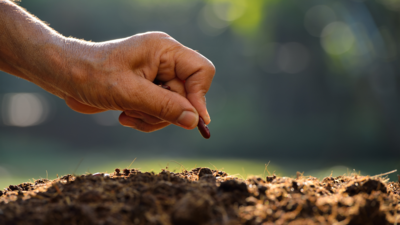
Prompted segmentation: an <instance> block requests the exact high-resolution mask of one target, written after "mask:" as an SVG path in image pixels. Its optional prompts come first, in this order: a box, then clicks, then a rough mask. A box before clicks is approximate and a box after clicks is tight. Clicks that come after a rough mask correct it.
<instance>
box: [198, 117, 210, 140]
mask: <svg viewBox="0 0 400 225" xmlns="http://www.w3.org/2000/svg"><path fill="white" fill-rule="evenodd" d="M197 128H198V129H199V131H200V134H201V135H202V136H203V137H204V138H205V139H209V138H210V137H211V134H210V130H209V129H208V126H207V125H206V123H204V120H203V118H201V116H199V123H198V124H197Z"/></svg>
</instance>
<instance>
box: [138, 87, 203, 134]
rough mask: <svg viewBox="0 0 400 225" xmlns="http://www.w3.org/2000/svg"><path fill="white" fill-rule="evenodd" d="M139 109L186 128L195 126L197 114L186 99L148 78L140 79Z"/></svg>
mask: <svg viewBox="0 0 400 225" xmlns="http://www.w3.org/2000/svg"><path fill="white" fill-rule="evenodd" d="M142 81H143V84H142V85H141V87H144V90H142V91H140V93H139V96H138V97H139V99H140V102H141V104H138V106H137V107H138V109H139V111H142V112H144V113H147V114H150V115H152V116H155V117H158V118H160V119H162V120H165V121H168V122H170V123H173V124H175V125H178V126H180V127H183V128H186V129H193V128H195V127H196V126H197V123H198V120H199V114H198V112H197V111H196V109H195V108H194V107H193V105H192V104H191V103H190V102H189V100H188V99H186V98H185V97H183V96H181V95H179V94H178V93H176V92H172V91H169V90H166V89H164V88H162V87H159V86H157V85H155V84H153V83H152V82H150V81H149V80H142Z"/></svg>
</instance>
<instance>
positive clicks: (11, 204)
mask: <svg viewBox="0 0 400 225" xmlns="http://www.w3.org/2000/svg"><path fill="white" fill-rule="evenodd" d="M399 203H400V183H399V182H388V180H387V179H385V178H383V177H380V176H375V177H369V176H360V175H349V176H338V177H326V178H324V179H323V180H322V181H320V180H318V179H317V178H314V177H306V176H303V175H302V174H297V175H296V176H295V178H290V177H279V176H276V175H273V176H268V177H265V179H264V178H261V177H249V178H248V179H246V180H244V179H239V178H237V177H233V176H229V175H228V174H227V173H225V172H223V171H218V170H211V169H209V168H195V169H192V170H190V171H187V170H183V171H182V172H179V173H178V172H172V171H169V170H167V169H163V170H162V171H161V172H160V173H154V172H141V171H140V170H138V169H124V170H120V169H118V168H117V169H116V170H115V172H113V173H111V174H108V173H95V174H87V175H81V176H74V175H65V176H62V177H61V178H57V179H55V180H47V179H41V180H36V181H35V182H33V183H22V184H19V185H10V186H9V187H7V188H5V189H4V190H2V191H0V224H110V225H111V224H139V225H141V224H152V225H153V224H154V225H181V224H193V225H203V224H207V225H217V224H225V225H235V224H245V225H253V224H263V225H267V224H367V225H368V224H395V223H399V222H400V216H399V215H400V204H399ZM396 220H397V221H396Z"/></svg>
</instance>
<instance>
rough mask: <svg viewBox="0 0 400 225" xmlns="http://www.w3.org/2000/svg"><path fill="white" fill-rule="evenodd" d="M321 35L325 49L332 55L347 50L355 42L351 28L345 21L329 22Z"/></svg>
mask: <svg viewBox="0 0 400 225" xmlns="http://www.w3.org/2000/svg"><path fill="white" fill-rule="evenodd" d="M321 36H322V38H321V45H322V47H323V49H324V50H325V52H327V53H328V54H331V55H340V54H343V53H345V52H347V51H348V50H349V49H350V48H351V47H352V46H353V44H354V42H355V38H354V35H353V32H352V30H351V28H350V27H349V26H348V25H347V24H346V23H343V22H333V23H330V24H328V25H327V26H326V27H325V28H324V29H323V31H322V35H321Z"/></svg>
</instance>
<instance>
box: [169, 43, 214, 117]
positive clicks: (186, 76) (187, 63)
mask: <svg viewBox="0 0 400 225" xmlns="http://www.w3.org/2000/svg"><path fill="white" fill-rule="evenodd" d="M175 66H176V68H175V71H176V76H177V77H178V78H179V79H181V80H184V81H185V90H186V98H187V99H188V100H189V102H190V103H191V104H192V105H193V106H194V107H195V108H196V110H197V112H198V113H199V115H200V116H201V117H202V118H203V119H204V122H205V123H206V124H209V123H210V121H211V119H210V115H209V114H208V111H207V107H206V98H205V96H206V93H207V92H208V89H210V86H211V82H212V80H213V78H214V75H215V67H214V65H213V64H212V62H211V61H210V60H208V59H207V58H206V57H204V56H203V55H201V54H200V53H198V52H196V51H194V50H192V49H189V48H184V49H183V50H182V52H180V54H178V56H177V57H176V58H175Z"/></svg>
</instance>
